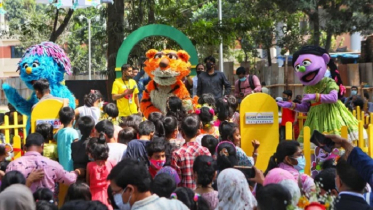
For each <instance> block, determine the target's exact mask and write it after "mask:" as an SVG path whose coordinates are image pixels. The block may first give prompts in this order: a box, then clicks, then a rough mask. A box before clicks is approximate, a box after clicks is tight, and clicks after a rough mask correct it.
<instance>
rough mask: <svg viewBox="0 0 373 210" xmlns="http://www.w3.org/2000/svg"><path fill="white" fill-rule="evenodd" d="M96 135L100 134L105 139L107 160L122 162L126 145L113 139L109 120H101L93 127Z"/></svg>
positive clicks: (112, 130)
mask: <svg viewBox="0 0 373 210" xmlns="http://www.w3.org/2000/svg"><path fill="white" fill-rule="evenodd" d="M95 129H96V132H97V134H99V133H102V134H103V135H104V137H105V138H106V142H107V145H108V147H109V159H111V160H114V161H115V162H117V163H118V162H119V161H121V160H122V157H123V154H124V153H125V152H126V149H127V145H124V144H121V143H118V142H117V140H115V139H114V125H113V123H112V122H110V121H109V120H102V121H100V122H98V123H97V124H96V126H95Z"/></svg>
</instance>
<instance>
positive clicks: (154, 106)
mask: <svg viewBox="0 0 373 210" xmlns="http://www.w3.org/2000/svg"><path fill="white" fill-rule="evenodd" d="M146 57H147V60H146V61H145V63H144V64H145V68H144V70H145V72H146V73H147V74H148V75H149V77H150V78H151V81H150V82H149V83H148V85H147V86H146V89H145V90H144V93H143V97H142V100H141V103H140V109H141V112H142V113H143V114H144V116H145V117H146V118H148V116H149V114H150V113H152V112H161V113H163V114H166V101H167V99H168V97H170V96H176V97H179V98H180V99H181V100H183V101H185V100H191V99H190V95H189V92H188V90H187V89H186V87H185V85H184V83H183V82H182V81H181V80H182V78H184V77H185V76H187V75H189V73H190V70H189V69H190V67H191V64H190V63H189V58H190V56H189V54H188V53H187V52H186V51H184V50H179V51H175V50H162V51H157V50H154V49H151V50H149V51H148V52H147V53H146Z"/></svg>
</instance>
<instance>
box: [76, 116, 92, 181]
mask: <svg viewBox="0 0 373 210" xmlns="http://www.w3.org/2000/svg"><path fill="white" fill-rule="evenodd" d="M94 126H95V121H94V119H93V118H92V117H91V116H84V117H81V118H80V119H79V120H78V127H79V130H80V133H81V134H82V137H81V138H80V140H79V141H76V142H74V143H72V144H71V151H72V153H71V157H72V159H73V166H74V170H75V169H78V168H79V169H81V170H80V171H81V172H82V173H81V174H80V177H79V179H80V180H81V181H85V177H86V176H85V170H86V168H87V164H88V162H89V159H88V155H87V153H86V147H87V144H88V140H89V136H90V135H91V133H92V131H93V128H94Z"/></svg>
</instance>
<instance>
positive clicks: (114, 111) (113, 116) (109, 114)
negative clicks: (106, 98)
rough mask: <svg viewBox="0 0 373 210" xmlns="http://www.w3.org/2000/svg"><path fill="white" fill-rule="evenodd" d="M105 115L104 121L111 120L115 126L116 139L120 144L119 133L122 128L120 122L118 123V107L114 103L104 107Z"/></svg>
mask: <svg viewBox="0 0 373 210" xmlns="http://www.w3.org/2000/svg"><path fill="white" fill-rule="evenodd" d="M104 113H105V115H104V117H103V119H105V120H109V121H110V122H112V123H113V125H114V139H115V140H116V141H117V142H118V133H119V131H121V130H122V128H121V127H120V126H119V121H118V115H119V110H118V107H117V105H115V104H114V103H108V104H106V105H105V106H104Z"/></svg>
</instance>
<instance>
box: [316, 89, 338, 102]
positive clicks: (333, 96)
mask: <svg viewBox="0 0 373 210" xmlns="http://www.w3.org/2000/svg"><path fill="white" fill-rule="evenodd" d="M337 101H338V92H337V91H336V90H332V91H330V93H329V94H321V95H320V102H321V103H324V104H333V103H336V102H337Z"/></svg>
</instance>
